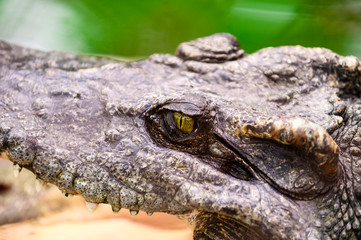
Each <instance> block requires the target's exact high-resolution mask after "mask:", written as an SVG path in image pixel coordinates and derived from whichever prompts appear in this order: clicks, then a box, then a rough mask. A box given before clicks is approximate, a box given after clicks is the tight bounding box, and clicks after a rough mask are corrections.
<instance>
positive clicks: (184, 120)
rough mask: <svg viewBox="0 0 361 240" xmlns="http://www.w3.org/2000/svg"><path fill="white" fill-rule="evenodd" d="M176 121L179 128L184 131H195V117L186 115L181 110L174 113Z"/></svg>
mask: <svg viewBox="0 0 361 240" xmlns="http://www.w3.org/2000/svg"><path fill="white" fill-rule="evenodd" d="M173 119H174V123H175V125H176V126H177V128H178V129H179V130H181V131H183V132H186V133H190V132H192V131H193V128H194V120H193V118H191V117H189V116H187V115H184V114H182V113H179V112H174V113H173Z"/></svg>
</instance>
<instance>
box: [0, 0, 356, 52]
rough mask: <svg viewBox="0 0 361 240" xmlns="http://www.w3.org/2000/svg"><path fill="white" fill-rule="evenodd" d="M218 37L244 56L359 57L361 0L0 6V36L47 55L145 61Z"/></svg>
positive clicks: (1, 2)
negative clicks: (295, 48) (273, 50)
mask: <svg viewBox="0 0 361 240" xmlns="http://www.w3.org/2000/svg"><path fill="white" fill-rule="evenodd" d="M216 32H229V33H231V34H233V35H235V36H236V37H237V38H238V40H239V42H240V44H241V46H242V48H243V49H245V50H246V52H254V51H256V50H258V49H260V48H263V47H268V46H278V45H297V44H299V45H303V46H312V47H314V46H319V47H326V48H330V49H332V50H333V51H335V52H337V53H340V54H343V55H356V56H358V57H361V1H360V0H344V1H335V0H328V1H324V0H312V1H311V0H303V1H301V0H298V1H296V0H294V1H292V0H291V1H290V0H288V1H286V0H271V1H266V0H256V1H251V0H231V1H226V0H174V1H172V0H151V1H150V0H149V1H146V0H137V1H119V0H103V1H99V0H81V1H77V0H0V38H1V39H5V40H7V41H10V42H13V43H17V44H21V45H23V46H29V47H34V48H38V49H44V50H62V51H71V52H78V53H92V54H107V55H117V56H126V57H134V56H147V55H149V54H152V53H155V52H167V53H173V52H174V50H175V49H176V47H177V45H178V44H179V43H180V42H182V41H188V40H191V39H194V38H197V37H201V36H205V35H209V34H212V33H216Z"/></svg>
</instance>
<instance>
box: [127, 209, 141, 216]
mask: <svg viewBox="0 0 361 240" xmlns="http://www.w3.org/2000/svg"><path fill="white" fill-rule="evenodd" d="M129 212H130V215H132V216H137V214H138V213H139V211H138V210H129Z"/></svg>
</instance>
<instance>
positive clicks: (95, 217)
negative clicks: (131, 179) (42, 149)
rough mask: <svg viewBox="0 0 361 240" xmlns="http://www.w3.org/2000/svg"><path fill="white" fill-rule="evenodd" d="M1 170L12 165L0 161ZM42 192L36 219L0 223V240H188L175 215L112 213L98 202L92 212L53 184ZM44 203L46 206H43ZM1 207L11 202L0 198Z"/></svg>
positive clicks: (186, 230)
mask: <svg viewBox="0 0 361 240" xmlns="http://www.w3.org/2000/svg"><path fill="white" fill-rule="evenodd" d="M4 169H6V170H8V169H10V170H11V171H12V165H11V164H9V163H8V162H4V160H0V170H4ZM23 171H24V170H23ZM0 174H1V176H0V183H1V177H4V176H7V175H5V174H2V173H0ZM23 174H25V175H26V174H27V173H23V172H22V173H21V174H20V175H23ZM29 176H31V174H29ZM31 177H32V178H34V177H33V176H31ZM9 178H10V177H8V176H7V177H6V182H7V183H8V182H11V181H19V180H18V178H17V179H9ZM26 184H28V185H29V182H28V181H26ZM43 192H45V193H43ZM43 192H41V193H39V194H43V197H42V198H41V200H39V203H38V206H40V207H41V209H45V210H42V211H41V212H40V213H39V216H38V217H37V218H33V219H28V220H23V221H20V222H16V223H11V224H6V225H2V226H0V240H20V239H21V240H23V239H26V240H45V239H46V240H47V239H53V240H70V239H76V240H99V239H100V240H107V239H114V240H117V239H121V240H159V239H171V240H191V239H192V231H191V229H190V228H189V227H188V226H187V224H186V223H185V222H183V221H181V220H179V219H178V218H177V217H175V216H171V215H168V214H162V213H155V214H153V215H152V216H151V217H149V216H147V215H146V213H144V212H139V214H138V215H137V216H135V217H132V216H131V215H130V214H129V211H128V210H126V209H123V210H121V211H120V212H119V213H116V214H115V213H113V212H112V210H111V207H110V206H109V205H99V206H98V208H97V209H96V211H95V212H94V213H90V212H88V210H87V208H86V207H85V204H84V200H83V199H82V198H81V197H79V196H75V197H73V198H72V199H69V198H65V197H63V196H62V195H61V193H60V191H59V190H58V189H57V188H55V187H54V186H50V187H47V188H46V189H45V190H43ZM16 196H17V198H19V196H18V195H16ZM24 197H26V196H24ZM17 200H19V199H17ZM17 200H14V206H12V207H14V208H16V207H17ZM23 200H24V199H23ZM25 202H26V200H25ZM2 203H4V204H2ZM1 205H2V206H1ZM47 205H49V206H50V207H46V206H47ZM1 207H2V208H3V209H4V208H5V211H7V210H10V208H11V205H5V201H0V209H1ZM0 214H1V211H0ZM3 215H4V211H3ZM0 218H1V216H0Z"/></svg>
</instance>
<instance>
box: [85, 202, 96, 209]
mask: <svg viewBox="0 0 361 240" xmlns="http://www.w3.org/2000/svg"><path fill="white" fill-rule="evenodd" d="M85 205H86V207H87V208H88V211H89V212H94V211H95V209H96V208H97V207H98V203H93V202H88V201H85Z"/></svg>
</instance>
